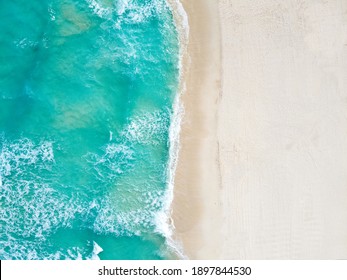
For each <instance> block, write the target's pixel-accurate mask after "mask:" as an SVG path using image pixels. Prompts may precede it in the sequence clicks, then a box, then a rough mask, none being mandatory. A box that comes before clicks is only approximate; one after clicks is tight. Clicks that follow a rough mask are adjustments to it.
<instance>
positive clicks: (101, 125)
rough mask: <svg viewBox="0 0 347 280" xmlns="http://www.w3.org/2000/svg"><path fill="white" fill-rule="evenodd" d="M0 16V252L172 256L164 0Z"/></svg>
mask: <svg viewBox="0 0 347 280" xmlns="http://www.w3.org/2000/svg"><path fill="white" fill-rule="evenodd" d="M0 18H1V21H0V190H1V192H0V259H90V258H100V259H166V258H170V257H172V254H171V252H170V249H169V247H168V246H167V244H166V238H165V236H164V234H163V233H162V232H161V225H160V223H159V220H158V217H160V214H161V213H162V211H163V207H164V203H165V198H166V197H165V193H166V190H167V181H168V178H167V177H168V175H167V170H168V163H169V148H170V143H169V126H170V122H171V116H172V111H173V102H174V97H175V94H176V91H177V86H178V74H179V69H178V60H179V56H178V53H179V44H178V36H177V31H176V28H175V26H174V23H173V18H172V14H171V11H170V9H169V7H168V6H167V4H166V2H165V0H32V1H26V0H11V1H0ZM101 250H103V251H102V252H101Z"/></svg>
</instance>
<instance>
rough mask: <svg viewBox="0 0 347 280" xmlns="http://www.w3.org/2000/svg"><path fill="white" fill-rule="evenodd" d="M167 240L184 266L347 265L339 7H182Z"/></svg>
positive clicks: (346, 116) (248, 0)
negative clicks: (183, 37) (184, 49)
mask: <svg viewBox="0 0 347 280" xmlns="http://www.w3.org/2000/svg"><path fill="white" fill-rule="evenodd" d="M182 4H183V6H184V8H185V10H186V12H187V13H188V18H189V25H190V38H189V45H188V54H189V58H188V57H185V59H184V65H185V67H184V82H185V83H186V88H187V90H186V92H185V93H184V94H183V96H182V103H183V105H184V108H185V116H184V120H183V124H182V133H181V138H180V139H181V149H180V152H179V162H178V166H177V171H176V176H175V189H174V196H175V197H174V202H173V219H174V224H175V227H176V231H175V238H176V240H178V242H181V244H182V246H183V250H184V253H185V254H186V256H187V257H188V258H190V259H340V258H342V259H346V258H347V2H346V1H345V0H329V1H323V0H301V1H297V0H288V1H278V0H277V1H275V0H266V1H265V0H259V1H254V0H219V1H217V0H185V1H183V0H182Z"/></svg>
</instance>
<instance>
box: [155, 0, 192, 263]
mask: <svg viewBox="0 0 347 280" xmlns="http://www.w3.org/2000/svg"><path fill="white" fill-rule="evenodd" d="M167 3H168V5H169V7H170V8H171V11H172V13H173V15H174V20H175V23H176V27H177V29H178V33H179V41H180V60H179V69H180V73H179V76H180V79H179V80H180V85H179V91H178V92H177V94H176V97H175V101H174V106H173V113H172V116H171V122H170V130H169V139H170V151H169V154H170V158H169V164H168V169H167V178H168V182H167V191H166V194H165V203H164V208H163V213H164V214H165V215H162V214H158V216H157V230H158V231H159V232H161V233H162V234H163V235H164V236H165V237H166V240H167V244H168V246H169V247H170V248H171V249H172V250H173V251H174V252H175V253H176V254H177V255H178V256H179V257H180V258H182V259H186V258H187V257H186V256H185V255H184V253H183V249H182V246H181V244H179V243H177V241H175V240H174V239H173V232H174V229H175V225H174V221H173V219H172V218H171V212H172V208H171V205H172V201H173V197H174V178H175V172H176V167H177V161H178V154H179V149H180V142H179V138H180V131H181V121H182V118H183V115H184V108H183V105H182V104H181V102H180V97H181V95H182V94H183V93H184V92H185V83H184V80H183V69H182V60H183V58H184V57H185V56H186V55H187V53H186V52H187V45H188V40H189V22H188V16H187V13H186V12H185V10H184V8H183V6H182V3H181V2H180V1H179V0H167Z"/></svg>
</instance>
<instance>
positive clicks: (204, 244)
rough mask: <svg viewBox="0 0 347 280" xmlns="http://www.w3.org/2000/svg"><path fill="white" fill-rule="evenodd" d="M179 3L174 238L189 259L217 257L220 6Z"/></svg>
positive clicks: (219, 212)
mask: <svg viewBox="0 0 347 280" xmlns="http://www.w3.org/2000/svg"><path fill="white" fill-rule="evenodd" d="M180 2H181V4H182V5H183V7H184V10H185V12H186V13H187V15H188V20H189V39H188V44H187V46H184V47H183V48H184V53H183V58H182V65H181V66H182V68H181V70H182V73H181V78H182V79H181V92H180V96H179V98H180V101H179V102H180V103H181V106H183V108H184V109H183V110H184V115H183V118H182V121H181V128H180V130H181V131H180V135H179V150H178V162H177V166H176V172H175V176H174V188H173V202H172V213H171V217H172V219H173V227H174V232H173V235H174V236H173V240H174V242H175V243H176V244H178V247H179V248H182V247H183V248H184V250H183V254H184V256H185V257H187V258H189V259H202V258H216V259H218V258H220V253H221V247H220V246H221V243H220V241H221V232H218V231H216V230H215V229H216V228H221V223H222V217H221V215H220V214H221V213H222V212H221V203H220V191H219V188H220V181H219V180H220V178H219V172H220V171H219V159H218V142H217V106H218V99H219V95H220V84H221V82H220V78H221V77H220V72H221V65H220V37H219V23H218V19H219V18H218V5H215V3H214V2H212V1H208V0H203V1H199V2H198V3H197V2H196V1H188V0H182V1H180ZM180 36H182V34H180ZM185 47H186V48H187V49H186V51H185ZM207 58H208V59H207ZM211 93H213V94H211ZM200 201H204V203H203V204H202V203H200ZM211 240H213V242H211Z"/></svg>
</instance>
